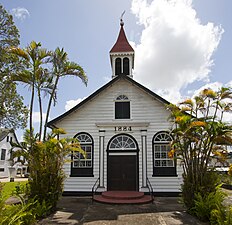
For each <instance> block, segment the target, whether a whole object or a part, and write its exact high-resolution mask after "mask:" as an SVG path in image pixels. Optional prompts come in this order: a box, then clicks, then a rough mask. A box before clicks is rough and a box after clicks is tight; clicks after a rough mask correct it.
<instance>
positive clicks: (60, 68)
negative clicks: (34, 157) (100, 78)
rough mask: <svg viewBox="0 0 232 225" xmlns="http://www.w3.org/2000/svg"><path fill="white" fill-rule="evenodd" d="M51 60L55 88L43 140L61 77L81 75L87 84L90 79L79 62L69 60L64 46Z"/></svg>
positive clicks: (48, 108)
mask: <svg viewBox="0 0 232 225" xmlns="http://www.w3.org/2000/svg"><path fill="white" fill-rule="evenodd" d="M51 62H52V66H53V71H52V76H53V89H52V91H51V95H50V98H49V102H48V107H47V113H46V119H45V124H44V136H43V140H45V139H46V132H47V123H48V118H49V114H50V110H51V105H52V101H54V104H55V100H56V92H57V86H58V82H59V79H60V78H61V77H66V76H75V77H79V78H80V79H81V80H82V81H83V82H84V84H85V85H87V81H88V79H87V76H86V74H85V72H84V70H83V68H82V67H81V66H80V65H78V64H77V63H74V62H70V61H69V60H68V54H67V53H66V52H65V51H64V49H63V48H62V49H60V48H56V50H55V51H54V53H53V55H52V58H51Z"/></svg>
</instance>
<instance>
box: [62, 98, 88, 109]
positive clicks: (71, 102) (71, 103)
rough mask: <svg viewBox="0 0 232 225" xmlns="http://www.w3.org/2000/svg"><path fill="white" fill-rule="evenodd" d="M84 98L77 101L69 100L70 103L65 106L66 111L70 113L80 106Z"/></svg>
mask: <svg viewBox="0 0 232 225" xmlns="http://www.w3.org/2000/svg"><path fill="white" fill-rule="evenodd" d="M85 98H86V97H84V98H78V99H76V100H69V101H66V105H65V111H68V110H70V109H71V108H73V107H74V106H76V105H77V104H79V103H80V102H82V101H83V100H84V99H85Z"/></svg>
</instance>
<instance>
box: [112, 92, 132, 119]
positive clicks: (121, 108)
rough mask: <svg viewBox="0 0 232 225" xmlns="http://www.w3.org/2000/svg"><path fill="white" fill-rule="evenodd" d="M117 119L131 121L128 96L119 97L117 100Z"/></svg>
mask: <svg viewBox="0 0 232 225" xmlns="http://www.w3.org/2000/svg"><path fill="white" fill-rule="evenodd" d="M115 119H130V101H129V98H128V97H127V96H126V95H119V96H118V97H117V98H116V101H115Z"/></svg>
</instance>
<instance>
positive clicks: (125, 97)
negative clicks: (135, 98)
mask: <svg viewBox="0 0 232 225" xmlns="http://www.w3.org/2000/svg"><path fill="white" fill-rule="evenodd" d="M127 100H129V98H128V97H127V96H126V95H119V96H118V97H117V98H116V101H127Z"/></svg>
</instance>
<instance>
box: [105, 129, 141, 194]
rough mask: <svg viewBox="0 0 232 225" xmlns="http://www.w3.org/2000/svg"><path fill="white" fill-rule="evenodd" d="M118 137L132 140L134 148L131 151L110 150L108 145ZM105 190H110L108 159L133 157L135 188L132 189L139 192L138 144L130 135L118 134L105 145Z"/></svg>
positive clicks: (127, 149) (128, 149)
mask: <svg viewBox="0 0 232 225" xmlns="http://www.w3.org/2000/svg"><path fill="white" fill-rule="evenodd" d="M119 136H126V137H129V138H130V139H131V140H133V142H134V143H135V148H133V149H130V148H126V149H125V148H124V149H120V148H118V150H116V149H114V150H110V144H111V143H112V141H113V140H114V139H115V138H118V137H119ZM106 151H107V190H108V191H109V190H112V188H111V186H112V185H111V184H110V182H111V180H110V179H111V178H110V173H111V171H110V165H109V160H110V157H114V156H122V157H123V156H127V157H130V156H131V157H134V158H135V159H134V160H135V170H134V173H135V177H134V179H135V187H134V190H133V191H138V190H139V147H138V143H137V141H136V139H135V138H134V137H133V136H132V135H129V134H126V133H120V134H117V135H114V136H113V137H112V138H111V139H110V140H109V142H108V144H107V150H106ZM111 159H112V158H111Z"/></svg>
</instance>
